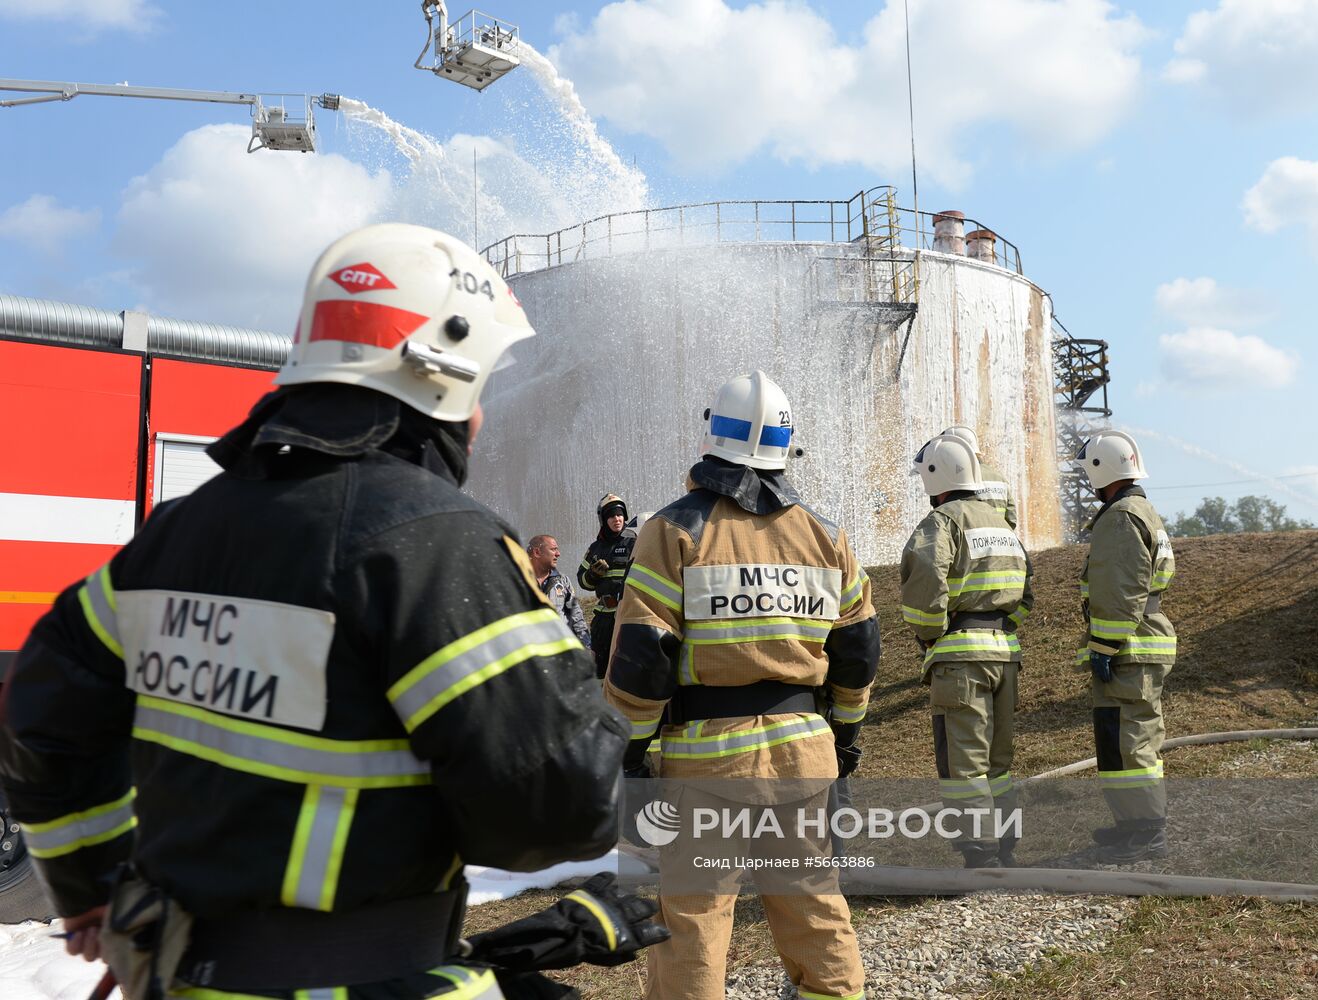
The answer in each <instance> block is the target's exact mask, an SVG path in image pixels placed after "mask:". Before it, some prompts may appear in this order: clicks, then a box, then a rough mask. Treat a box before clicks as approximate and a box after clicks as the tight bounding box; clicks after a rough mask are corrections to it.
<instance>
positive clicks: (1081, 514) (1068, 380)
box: [1053, 315, 1112, 542]
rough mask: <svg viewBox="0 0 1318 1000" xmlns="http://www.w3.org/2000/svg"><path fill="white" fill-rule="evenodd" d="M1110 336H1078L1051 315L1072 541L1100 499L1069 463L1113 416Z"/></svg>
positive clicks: (1060, 455)
mask: <svg viewBox="0 0 1318 1000" xmlns="http://www.w3.org/2000/svg"><path fill="white" fill-rule="evenodd" d="M1107 347H1108V345H1107V341H1106V340H1077V339H1076V338H1075V337H1072V336H1071V334H1070V332H1069V331H1068V330H1067V329H1066V327H1064V326H1063V325H1062V324H1061V322H1059V321H1058V319H1057V317H1056V315H1054V316H1053V377H1054V392H1055V394H1056V400H1057V460H1058V464H1059V466H1060V488H1061V504H1062V522H1063V524H1062V527H1063V529H1064V530H1065V532H1066V537H1067V540H1068V541H1073V542H1075V541H1080V540H1082V539H1083V538H1084V535H1085V530H1084V528H1085V525H1086V524H1088V523H1089V519H1090V518H1091V517H1093V516H1094V514H1095V512H1096V511H1097V510H1098V507H1099V501H1098V499H1097V497H1095V496H1094V494H1093V492H1092V491H1091V490H1090V489H1089V481H1088V479H1087V478H1086V477H1085V475H1084V473H1083V472H1082V471H1081V470H1079V469H1077V468H1076V467H1075V466H1074V465H1072V464H1071V460H1072V459H1073V458H1075V456H1076V454H1077V453H1078V452H1079V451H1080V447H1081V445H1083V444H1084V443H1085V440H1086V439H1087V438H1088V437H1089V436H1090V435H1092V434H1093V433H1094V432H1095V431H1097V430H1101V429H1102V428H1104V427H1106V426H1107V421H1108V418H1109V417H1111V416H1112V408H1111V407H1109V406H1108V398H1107V387H1108V383H1109V382H1110V381H1111V379H1112V376H1111V374H1110V372H1109V371H1108V357H1107ZM1100 399H1101V401H1102V402H1101V404H1100V403H1099V400H1100Z"/></svg>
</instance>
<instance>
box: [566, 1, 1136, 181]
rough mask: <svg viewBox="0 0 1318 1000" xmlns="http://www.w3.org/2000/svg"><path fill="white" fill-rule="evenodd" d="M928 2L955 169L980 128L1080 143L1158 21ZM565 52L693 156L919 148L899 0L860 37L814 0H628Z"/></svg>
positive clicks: (936, 136)
mask: <svg viewBox="0 0 1318 1000" xmlns="http://www.w3.org/2000/svg"><path fill="white" fill-rule="evenodd" d="M910 14H911V46H912V51H913V53H914V65H913V72H914V76H915V86H914V90H915V103H916V139H917V143H918V147H919V154H920V159H921V162H922V164H923V167H924V169H925V170H927V171H929V173H930V174H931V175H932V176H933V177H934V178H935V179H937V180H939V181H940V182H942V183H943V184H947V185H956V184H960V183H963V182H964V181H965V180H966V179H967V177H968V176H969V173H970V170H971V161H973V160H974V158H975V156H974V151H973V150H972V149H968V148H967V143H968V135H969V133H971V132H972V131H973V130H974V129H976V128H982V127H985V126H989V127H1002V126H1006V127H1008V128H1010V129H1012V130H1014V131H1015V132H1016V133H1017V135H1019V136H1021V137H1023V139H1024V140H1025V141H1026V142H1027V143H1028V144H1029V145H1030V146H1032V147H1034V148H1036V149H1043V150H1054V151H1055V150H1070V149H1076V148H1080V147H1084V146H1086V145H1089V144H1091V143H1093V142H1094V141H1096V140H1097V139H1099V138H1101V137H1102V136H1103V135H1105V134H1106V133H1107V132H1108V131H1110V130H1111V128H1112V127H1113V126H1114V125H1115V124H1116V123H1117V122H1118V121H1119V120H1120V119H1121V118H1122V116H1123V115H1124V114H1125V113H1126V112H1127V111H1128V109H1129V108H1130V107H1131V105H1132V103H1133V100H1134V97H1135V95H1136V91H1137V89H1138V85H1139V78H1140V63H1139V58H1138V56H1137V55H1136V49H1137V48H1138V46H1139V45H1140V44H1141V42H1142V41H1143V40H1144V38H1145V36H1146V32H1145V30H1144V28H1143V27H1142V26H1141V25H1140V23H1139V21H1138V20H1137V19H1136V18H1135V17H1134V16H1123V15H1120V14H1118V12H1117V11H1116V10H1115V8H1114V7H1113V5H1112V4H1110V3H1108V2H1106V0H995V2H994V3H991V4H986V3H983V2H982V0H937V2H932V0H913V2H912V3H911V11H910ZM566 23H567V22H565V24H566ZM551 55H552V57H553V58H554V60H555V62H556V63H558V64H559V65H560V66H561V67H563V69H564V71H565V73H566V74H567V75H570V76H571V77H572V79H573V81H574V82H575V83H576V85H577V88H578V90H579V91H580V93H581V94H582V97H583V99H584V100H585V102H586V105H587V106H588V107H589V108H590V109H591V111H592V112H593V113H595V114H597V115H601V116H603V117H606V118H608V119H609V120H610V121H611V122H612V123H613V124H614V125H616V126H617V127H619V128H622V129H625V130H627V131H630V132H637V133H643V134H645V135H649V136H652V137H654V138H656V139H658V140H659V141H661V142H662V143H663V144H664V145H665V146H666V148H667V149H668V151H669V153H670V154H671V155H672V156H673V157H674V159H675V160H677V161H678V163H679V164H680V165H682V166H684V167H687V168H697V169H721V168H726V167H729V166H731V165H733V164H736V163H738V162H740V161H743V160H745V159H747V158H748V157H750V156H752V155H755V154H756V153H759V152H761V151H763V150H768V151H769V152H770V153H771V154H772V155H774V156H776V157H778V158H779V159H781V160H784V161H789V162H798V161H799V162H804V163H806V164H808V165H820V164H841V163H851V164H860V165H862V166H865V167H868V168H871V169H873V170H875V171H876V172H879V173H882V174H887V175H895V174H897V173H898V172H899V171H902V170H905V169H906V165H907V164H908V163H909V156H910V138H909V132H908V123H907V104H906V42H905V28H904V21H903V8H902V4H901V3H900V2H899V0H888V3H887V4H886V5H885V7H884V9H883V10H882V11H880V12H879V13H878V14H877V15H875V16H874V17H872V18H871V19H870V20H869V21H867V22H865V23H864V24H863V25H858V26H857V28H856V30H851V31H848V33H847V35H846V36H845V38H839V37H838V35H837V33H836V32H835V31H834V27H833V24H832V22H830V21H829V20H828V19H826V18H825V17H824V16H823V15H822V14H820V13H819V12H818V11H816V10H814V9H813V8H811V7H810V6H808V5H807V4H806V3H804V2H800V0H758V2H753V3H750V4H747V5H745V6H742V7H739V8H736V9H734V8H732V7H730V6H729V5H728V3H727V2H725V0H620V2H616V3H611V4H609V5H608V6H606V7H605V8H604V9H603V10H601V11H600V12H599V14H597V15H596V16H595V18H594V19H593V20H592V21H591V22H590V23H589V24H588V25H587V26H586V27H585V28H584V29H583V30H582V31H581V32H580V33H577V34H573V35H570V36H569V37H566V38H564V40H563V41H562V43H561V44H559V45H557V46H555V47H554V49H553V50H552V51H551ZM724 95H726V96H724Z"/></svg>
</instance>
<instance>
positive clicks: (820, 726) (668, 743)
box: [662, 715, 831, 757]
mask: <svg viewBox="0 0 1318 1000" xmlns="http://www.w3.org/2000/svg"><path fill="white" fill-rule="evenodd" d="M827 732H831V728H830V727H829V724H828V722H827V721H826V720H824V719H823V718H821V717H820V716H818V715H810V716H807V717H806V718H804V719H792V720H790V721H787V722H780V723H773V724H771V725H768V726H757V727H756V728H754V729H746V730H742V731H740V732H734V733H724V734H722V735H719V736H699V737H695V738H692V737H689V736H685V735H684V736H665V737H663V738H662V748H663V754H664V756H665V757H727V756H730V755H732V754H735V753H745V752H747V751H749V750H762V749H767V748H768V747H771V746H776V745H777V744H779V743H789V742H791V741H792V740H797V739H804V738H805V737H808V736H815V735H817V734H819V733H827Z"/></svg>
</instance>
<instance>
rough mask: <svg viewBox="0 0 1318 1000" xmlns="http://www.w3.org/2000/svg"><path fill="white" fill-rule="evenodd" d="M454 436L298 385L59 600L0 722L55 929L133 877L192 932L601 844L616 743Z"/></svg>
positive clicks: (347, 395)
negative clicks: (172, 905) (57, 919)
mask: <svg viewBox="0 0 1318 1000" xmlns="http://www.w3.org/2000/svg"><path fill="white" fill-rule="evenodd" d="M465 434H466V431H465V427H464V426H462V425H441V424H436V423H435V422H433V421H428V420H424V419H422V418H420V417H419V416H418V415H416V414H414V413H413V412H412V411H411V410H409V409H408V408H407V407H404V406H400V404H398V403H396V402H395V401H394V400H392V399H390V398H389V397H385V396H382V395H380V394H377V393H374V392H371V391H369V390H363V389H356V388H349V387H341V386H303V387H295V388H293V389H291V390H282V391H280V392H278V393H275V394H273V395H272V396H269V397H266V399H265V400H263V401H262V402H261V403H258V405H257V407H256V408H255V409H254V410H253V415H252V417H251V418H249V420H248V421H247V423H245V424H244V425H241V426H240V427H238V428H236V429H235V430H234V431H232V432H230V434H229V435H228V436H227V437H226V438H223V439H221V441H219V442H217V443H216V444H215V445H213V446H212V451H211V453H212V455H213V456H214V457H215V458H216V459H217V460H218V461H220V463H221V464H222V465H223V466H224V467H225V469H226V471H225V472H223V473H222V474H220V475H218V476H216V477H215V478H214V479H212V480H210V481H209V482H208V483H206V484H205V485H203V486H201V487H200V488H199V489H197V491H196V492H195V493H193V494H191V495H190V496H188V497H185V498H182V499H179V500H176V501H172V502H170V503H166V504H162V505H161V506H160V507H158V508H157V509H156V511H155V512H154V513H153V514H152V515H151V517H150V518H149V519H148V520H147V522H146V524H145V525H144V526H143V528H142V530H141V531H140V532H139V533H138V535H137V536H136V537H135V538H134V539H133V540H132V541H131V542H129V543H128V544H127V545H126V546H125V547H124V548H123V549H122V550H121V551H120V552H119V553H118V554H117V555H116V556H115V557H114V558H113V559H112V560H111V561H110V562H109V563H108V564H107V565H106V566H105V567H104V568H102V569H101V570H98V571H97V572H96V573H93V574H92V575H91V576H90V577H88V578H87V580H85V581H79V582H78V583H75V584H74V585H72V586H71V587H69V588H68V589H67V590H65V591H64V592H63V593H62V594H61V595H60V596H59V598H58V600H57V601H56V602H55V606H54V608H53V609H52V610H51V611H50V613H48V614H47V615H46V616H45V617H44V618H42V619H41V620H40V621H39V622H38V624H37V625H36V627H35V628H34V629H33V632H32V634H31V636H30V637H29V639H28V641H27V643H26V645H25V646H24V648H23V650H22V651H21V653H20V654H19V655H18V657H17V658H16V660H15V662H14V664H13V666H12V668H11V671H10V674H9V676H8V678H7V680H6V683H5V685H4V691H3V696H2V698H3V700H2V701H0V719H2V720H3V722H2V728H0V781H3V784H4V788H5V791H6V792H7V794H8V796H9V801H10V805H11V809H12V812H13V815H14V817H15V818H17V819H18V820H19V821H20V822H21V823H22V824H23V825H24V828H25V831H26V838H27V842H28V845H29V849H30V850H31V853H32V854H33V856H34V857H35V858H36V859H37V863H38V864H39V865H40V867H41V869H42V873H43V874H44V876H45V878H46V880H47V882H48V883H49V885H50V887H51V889H52V895H53V900H54V903H55V906H56V908H57V909H58V911H59V912H60V913H61V914H64V915H70V914H76V913H79V912H82V911H84V910H87V909H88V908H90V907H92V906H95V905H97V904H100V903H103V902H104V901H105V899H106V893H107V887H106V884H105V881H104V879H105V876H106V875H107V874H108V873H109V872H110V871H111V870H112V869H113V868H114V867H115V866H116V864H117V863H118V862H120V861H123V860H125V859H128V858H130V857H131V858H132V860H133V861H134V862H135V863H136V865H137V867H138V869H139V870H140V871H141V872H142V873H143V874H144V875H145V876H146V877H147V878H149V879H150V880H152V881H153V882H155V883H156V884H158V885H159V886H161V887H162V888H163V889H165V890H166V891H167V892H169V893H171V894H172V895H173V896H174V897H175V898H177V899H178V900H179V901H180V902H181V903H182V904H183V905H184V907H185V908H187V909H188V910H190V911H192V912H193V913H194V914H197V915H199V916H221V915H225V914H229V913H238V914H241V912H242V911H244V910H249V909H252V908H265V907H279V906H297V907H307V908H310V909H319V910H333V911H340V910H347V909H351V908H353V907H356V906H359V905H362V904H364V903H368V902H377V901H386V900H391V899H397V898H401V897H406V896H412V895H417V894H422V893H429V892H433V891H435V890H436V889H438V888H441V887H448V886H450V885H452V884H453V883H454V882H455V881H456V880H457V879H458V878H459V877H460V872H461V867H462V865H463V864H464V863H475V864H483V865H493V866H498V867H501V868H509V869H515V870H531V869H538V868H543V867H545V866H547V865H550V864H553V863H555V862H559V861H563V860H567V859H583V858H591V857H596V856H598V855H600V854H602V853H603V852H604V851H606V850H607V849H608V848H609V847H610V846H611V845H612V844H613V843H614V841H615V839H616V836H617V830H618V812H617V810H618V798H617V783H618V774H619V767H620V761H621V759H622V753H623V748H624V747H625V745H626V743H627V733H628V727H627V726H626V725H625V724H624V722H623V721H622V719H621V718H620V717H619V716H618V715H617V713H615V712H614V711H613V710H612V709H610V708H608V707H607V706H606V705H605V704H604V703H603V701H602V699H601V697H600V693H599V690H598V685H597V684H596V683H595V682H594V680H593V673H594V671H593V669H592V664H591V660H590V657H589V655H588V654H587V653H586V652H585V651H583V649H582V648H581V644H580V643H579V642H578V641H577V639H576V638H575V637H574V636H573V635H572V634H571V633H570V632H569V631H568V630H567V628H566V626H565V625H564V623H563V620H562V618H561V617H560V616H559V615H558V613H557V612H556V611H555V610H554V609H553V608H551V607H549V606H548V605H547V604H546V602H545V600H544V597H543V595H542V594H541V592H540V589H539V587H538V586H537V585H536V581H535V578H534V576H533V575H532V573H531V570H530V565H529V563H528V562H527V560H526V556H525V552H524V550H523V549H522V546H521V544H520V543H519V542H518V540H517V539H516V538H515V537H514V536H513V533H512V531H511V530H510V529H509V528H508V527H507V526H506V525H504V524H503V523H502V522H501V521H499V520H498V519H497V518H496V517H495V516H494V515H492V514H491V513H490V512H489V511H488V510H486V509H485V508H484V507H483V506H481V505H480V504H478V503H476V502H475V501H473V500H471V499H470V498H468V497H467V496H465V495H464V494H463V493H461V492H460V491H459V489H458V485H459V482H460V481H461V478H462V477H463V475H464V473H465V444H466V439H465Z"/></svg>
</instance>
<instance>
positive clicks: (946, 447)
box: [911, 434, 984, 497]
mask: <svg viewBox="0 0 1318 1000" xmlns="http://www.w3.org/2000/svg"><path fill="white" fill-rule="evenodd" d="M911 475H913V476H919V477H920V479H921V480H922V481H923V482H924V491H925V493H927V494H929V496H931V497H936V496H938V494H940V493H951V492H952V491H953V490H980V489H983V488H984V484H983V483H982V482H980V478H979V459H978V458H976V457H975V452H974V450H973V449H972V448H971V447H970V445H968V444H966V442H965V439H964V438H960V437H956V436H955V435H952V434H939V435H938V437H936V438H931V439H930V440H929V441H926V442H925V445H924V447H923V448H921V449H920V450H919V451H917V452H916V453H915V458H914V459H913V460H912V464H911Z"/></svg>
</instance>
